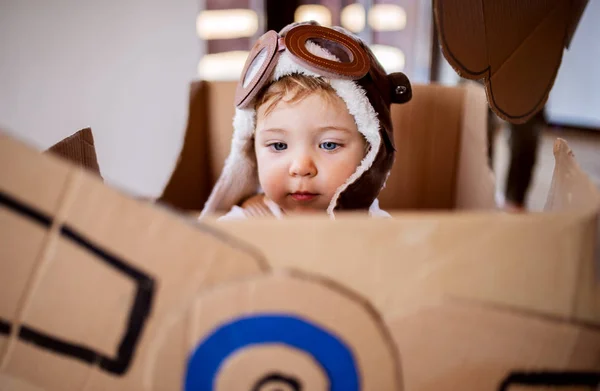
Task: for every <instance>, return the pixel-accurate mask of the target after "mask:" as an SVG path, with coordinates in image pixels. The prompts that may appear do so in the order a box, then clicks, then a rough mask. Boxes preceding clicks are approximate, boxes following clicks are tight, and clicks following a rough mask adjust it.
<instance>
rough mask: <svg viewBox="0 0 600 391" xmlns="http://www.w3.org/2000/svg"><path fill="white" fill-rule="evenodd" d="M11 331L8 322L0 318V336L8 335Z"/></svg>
mask: <svg viewBox="0 0 600 391" xmlns="http://www.w3.org/2000/svg"><path fill="white" fill-rule="evenodd" d="M11 330H12V325H11V324H10V322H8V321H6V320H4V319H2V318H0V335H2V334H4V335H9V334H10V332H11Z"/></svg>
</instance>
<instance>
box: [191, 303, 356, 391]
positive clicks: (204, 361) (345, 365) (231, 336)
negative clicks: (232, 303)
mask: <svg viewBox="0 0 600 391" xmlns="http://www.w3.org/2000/svg"><path fill="white" fill-rule="evenodd" d="M270 343H280V344H284V345H288V346H291V347H293V348H296V349H298V350H301V351H303V352H305V353H306V354H309V355H311V356H312V357H313V358H314V359H315V361H317V362H318V363H319V364H320V365H321V367H322V369H323V371H324V372H325V374H326V375H327V377H328V379H329V385H330V390H331V391H355V390H356V391H358V389H359V377H358V369H357V367H356V362H355V360H354V357H353V355H352V353H351V351H350V348H349V347H348V346H346V344H345V343H344V342H343V341H342V340H341V339H339V338H338V337H336V336H335V335H333V334H331V333H330V332H328V331H326V330H324V329H323V328H321V327H320V326H318V325H316V324H313V323H310V322H307V321H306V320H303V319H300V318H298V317H295V316H290V315H278V314H274V315H271V314H260V315H253V316H248V317H241V318H237V319H235V320H233V321H231V322H229V323H226V324H224V325H222V326H220V327H219V328H218V329H216V330H215V331H214V332H213V333H212V334H210V335H209V336H208V337H207V338H206V339H204V340H203V341H202V342H200V344H199V345H198V347H197V348H196V350H194V352H193V353H192V355H191V357H190V359H189V361H188V366H187V373H186V378H185V391H206V390H212V389H213V385H214V382H215V380H216V378H217V374H218V372H219V368H220V366H221V364H223V362H224V361H225V359H226V358H227V357H228V356H229V355H230V354H232V353H234V352H235V351H236V350H238V349H243V348H251V347H252V345H259V344H270ZM265 374H266V373H265ZM300 380H302V379H300Z"/></svg>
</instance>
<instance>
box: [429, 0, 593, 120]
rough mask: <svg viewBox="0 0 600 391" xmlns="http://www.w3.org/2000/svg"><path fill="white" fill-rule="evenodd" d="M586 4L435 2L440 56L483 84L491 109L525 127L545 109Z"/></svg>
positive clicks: (568, 0)
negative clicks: (524, 124) (564, 51)
mask: <svg viewBox="0 0 600 391" xmlns="http://www.w3.org/2000/svg"><path fill="white" fill-rule="evenodd" d="M587 1H588V0H556V1H546V0H523V1H510V0H434V2H433V8H434V15H435V22H436V26H437V29H438V37H439V41H440V44H441V47H442V53H443V54H444V57H445V58H446V60H447V61H448V62H449V63H450V65H451V66H452V67H453V68H454V69H455V70H456V72H457V73H458V74H459V75H460V76H462V77H465V78H468V79H482V78H483V79H484V82H485V87H486V92H487V97H488V101H489V104H490V107H491V108H492V109H493V110H494V112H495V113H496V114H497V115H498V116H499V117H500V118H503V119H505V120H507V121H509V122H513V123H524V122H526V121H527V120H529V119H530V118H531V117H533V116H534V115H535V114H536V113H537V112H539V111H540V110H541V109H542V108H543V107H544V105H545V103H546V101H547V99H548V95H549V93H550V90H551V89H552V86H553V84H554V79H555V77H556V74H557V72H558V69H559V67H560V63H561V60H562V54H563V50H564V48H565V47H568V46H569V44H570V42H571V39H572V37H573V34H574V32H575V29H576V27H577V25H578V23H579V20H580V18H581V16H582V14H583V11H584V9H585V6H586V4H587Z"/></svg>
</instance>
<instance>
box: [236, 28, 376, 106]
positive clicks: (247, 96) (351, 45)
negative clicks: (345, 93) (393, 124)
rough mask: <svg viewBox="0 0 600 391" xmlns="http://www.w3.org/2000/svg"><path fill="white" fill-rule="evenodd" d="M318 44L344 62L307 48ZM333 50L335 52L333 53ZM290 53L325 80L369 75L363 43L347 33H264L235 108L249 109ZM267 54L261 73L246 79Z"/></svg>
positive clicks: (239, 87)
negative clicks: (308, 44) (284, 55)
mask: <svg viewBox="0 0 600 391" xmlns="http://www.w3.org/2000/svg"><path fill="white" fill-rule="evenodd" d="M309 40H310V41H314V42H316V43H318V44H319V45H321V46H323V47H324V48H325V49H328V50H329V51H330V52H332V53H333V54H335V55H336V56H337V57H338V58H340V60H341V61H340V62H338V61H333V60H329V59H326V58H323V57H319V56H316V55H314V54H312V53H311V52H309V51H308V49H307V48H306V42H307V41H309ZM332 49H333V50H332ZM283 50H288V51H289V52H290V54H291V55H292V56H291V57H292V59H293V60H294V62H296V63H297V64H298V65H301V66H303V67H305V68H307V69H309V70H311V71H313V72H316V73H317V74H319V75H321V76H324V77H331V78H337V79H340V78H341V79H349V80H357V79H360V78H361V77H363V76H365V75H366V74H367V73H368V72H369V67H370V61H369V56H368V54H367V53H365V51H364V49H363V48H362V47H361V45H360V43H358V42H357V41H356V40H354V39H352V37H349V36H347V35H346V34H344V33H342V32H340V31H337V30H333V29H330V28H327V27H323V26H314V25H299V26H296V27H293V28H292V29H290V30H289V31H288V32H287V33H286V34H285V37H280V36H279V34H277V33H276V32H275V31H273V30H270V31H267V32H266V33H265V34H263V35H262V36H261V37H260V38H259V39H258V41H257V42H256V43H255V44H254V46H253V47H252V50H251V51H250V55H249V56H248V59H247V60H246V63H245V64H244V69H243V70H242V77H241V79H240V82H239V83H238V85H237V89H236V93H235V105H236V106H237V107H238V108H244V107H247V106H248V105H249V104H250V103H251V102H252V101H253V100H254V98H255V97H256V94H258V92H259V91H260V90H261V88H262V87H263V86H264V85H265V83H266V82H267V81H268V80H269V77H270V76H271V74H272V72H273V69H274V68H275V65H276V64H277V59H278V57H279V55H280V54H281V52H282V51H283ZM263 53H264V55H265V58H264V60H263V61H262V63H261V64H260V67H259V68H258V71H257V72H256V73H255V74H254V75H253V76H252V78H251V79H250V80H246V79H247V77H248V76H249V75H248V71H249V69H250V67H251V66H252V65H253V63H254V62H255V61H256V60H257V57H259V56H260V55H263Z"/></svg>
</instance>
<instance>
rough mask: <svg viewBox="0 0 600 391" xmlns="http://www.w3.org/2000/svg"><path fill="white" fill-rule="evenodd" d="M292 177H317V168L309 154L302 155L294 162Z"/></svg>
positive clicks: (291, 170) (291, 168) (291, 171)
mask: <svg viewBox="0 0 600 391" xmlns="http://www.w3.org/2000/svg"><path fill="white" fill-rule="evenodd" d="M290 175H291V176H301V177H304V176H307V177H313V176H315V175H317V166H316V165H315V163H314V161H313V159H312V158H311V157H310V156H309V155H308V154H301V155H299V156H296V157H295V158H294V160H293V161H292V164H291V165H290Z"/></svg>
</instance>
